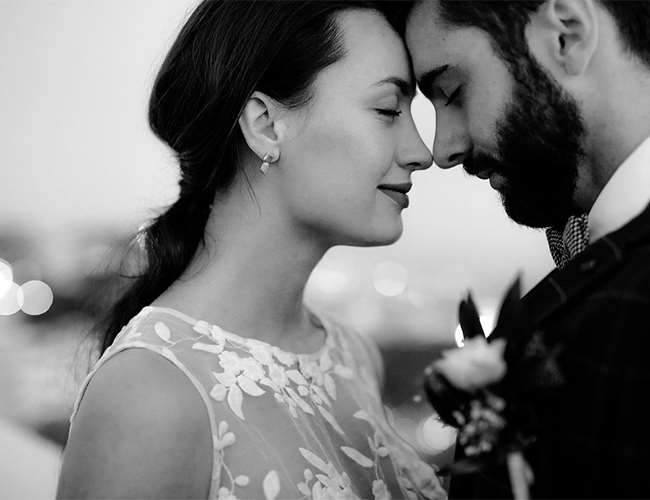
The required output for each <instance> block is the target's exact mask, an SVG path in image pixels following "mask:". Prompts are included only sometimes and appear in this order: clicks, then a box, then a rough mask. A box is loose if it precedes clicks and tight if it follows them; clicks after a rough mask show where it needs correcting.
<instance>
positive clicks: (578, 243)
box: [546, 214, 589, 268]
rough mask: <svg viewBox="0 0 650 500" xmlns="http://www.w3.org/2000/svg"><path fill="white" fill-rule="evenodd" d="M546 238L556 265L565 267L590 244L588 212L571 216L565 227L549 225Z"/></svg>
mask: <svg viewBox="0 0 650 500" xmlns="http://www.w3.org/2000/svg"><path fill="white" fill-rule="evenodd" d="M546 239H547V240H548V246H549V248H550V249H551V256H552V257H553V260H554V261H555V265H556V266H557V267H559V268H562V267H564V266H565V265H566V264H567V262H569V261H570V260H571V259H572V258H573V257H575V256H576V255H578V254H579V253H580V252H582V251H583V250H584V249H585V248H587V245H589V225H588V216H587V214H582V215H572V216H570V217H569V219H568V220H567V223H566V225H565V226H564V227H563V228H562V227H560V228H558V227H549V228H548V229H547V230H546Z"/></svg>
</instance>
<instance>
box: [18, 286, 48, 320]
mask: <svg viewBox="0 0 650 500" xmlns="http://www.w3.org/2000/svg"><path fill="white" fill-rule="evenodd" d="M20 290H21V292H22V295H23V303H22V306H21V309H22V310H23V312H24V313H25V314H29V315H30V316H38V315H40V314H44V313H46V312H47V311H48V310H49V309H50V307H51V306H52V302H53V301H54V294H53V293H52V289H51V288H50V287H49V286H48V285H47V284H46V283H43V282H42V281H39V280H32V281H28V282H27V283H23V284H22V286H21V287H20Z"/></svg>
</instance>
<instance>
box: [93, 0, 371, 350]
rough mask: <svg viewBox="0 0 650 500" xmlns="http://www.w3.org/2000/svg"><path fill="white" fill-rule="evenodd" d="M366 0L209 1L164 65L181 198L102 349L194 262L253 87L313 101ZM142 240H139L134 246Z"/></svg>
mask: <svg viewBox="0 0 650 500" xmlns="http://www.w3.org/2000/svg"><path fill="white" fill-rule="evenodd" d="M353 8H373V9H374V8H376V6H375V5H374V4H373V3H372V2H364V1H350V0H340V1H327V0H312V1H254V0H252V1H243V0H230V1H228V0H205V1H203V2H202V3H201V4H200V5H199V6H198V7H197V8H196V10H194V12H193V13H192V15H191V16H190V18H189V19H188V21H187V22H186V23H185V25H184V26H183V28H182V30H181V32H180V34H179V35H178V38H177V39H176V41H175V42H174V44H173V46H172V47H171V49H170V51H169V53H168V55H167V57H166V59H165V61H164V62H163V64H162V67H161V69H160V71H159V73H158V76H157V78H156V81H155V83H154V86H153V91H152V93H151V99H150V102H149V124H150V127H151V129H152V130H153V132H154V133H155V134H156V136H158V137H159V138H160V139H161V140H162V141H163V142H165V143H166V144H167V145H169V147H170V148H171V149H172V150H173V151H174V153H175V155H176V157H177V159H178V163H179V165H180V181H179V186H180V193H179V197H178V200H177V201H176V202H175V203H174V204H173V205H171V206H170V207H169V208H168V209H167V211H165V212H164V213H162V214H161V215H160V216H158V217H157V218H156V219H155V220H153V222H152V223H151V224H150V225H149V226H148V227H147V228H146V229H144V230H143V231H142V232H141V234H139V235H138V238H137V240H138V241H139V242H140V244H141V245H140V246H141V247H142V249H141V252H142V253H143V255H142V259H143V264H142V268H141V269H140V270H139V272H138V273H137V274H136V275H135V276H134V277H133V278H132V280H133V281H132V282H131V283H130V284H129V286H128V288H127V289H126V291H125V292H124V293H123V294H122V295H121V297H120V298H119V299H118V300H117V302H116V303H115V305H114V306H113V307H112V309H111V310H110V311H109V314H108V315H107V317H106V319H105V320H104V323H103V325H104V326H103V327H102V329H101V331H102V336H101V338H100V346H99V348H100V354H101V353H103V352H104V351H105V350H106V349H107V348H108V347H109V346H110V345H111V343H112V342H113V340H114V339H115V336H116V335H117V334H118V332H119V331H120V329H121V328H122V327H123V326H124V325H126V324H127V323H128V321H129V320H130V319H131V318H132V317H133V316H135V315H136V314H137V313H138V312H139V311H140V310H141V309H142V307H144V306H146V305H148V304H150V303H151V302H152V301H153V300H154V299H155V298H156V297H158V296H159V295H160V294H161V293H162V292H164V291H165V290H166V289H167V288H168V287H169V286H170V285H171V284H172V283H173V282H174V281H175V280H177V279H178V278H179V277H180V276H181V275H182V274H183V272H184V271H185V270H186V269H187V267H188V265H189V264H190V262H191V260H192V258H193V257H194V255H195V253H196V251H197V249H198V248H199V245H200V244H201V243H204V232H205V225H206V222H207V220H208V216H209V214H210V206H211V204H212V202H213V200H214V198H215V196H216V195H217V194H218V193H219V192H222V191H224V190H227V189H228V187H229V186H230V185H231V184H232V182H233V180H234V178H235V174H236V171H237V168H238V159H237V151H238V148H240V147H241V145H242V144H243V137H242V134H241V130H240V129H239V127H238V117H239V115H240V113H241V112H242V110H243V108H244V106H245V104H246V102H247V100H248V99H249V97H250V95H251V94H252V93H253V91H256V90H257V91H260V92H263V93H265V94H266V95H268V96H270V97H271V98H273V99H275V100H277V101H278V102H280V103H282V104H283V105H285V106H287V107H298V106H302V105H304V104H306V103H308V102H309V100H310V98H311V93H310V89H311V84H312V82H313V81H314V79H315V78H316V76H317V74H318V72H319V71H321V70H322V69H324V68H326V67H327V66H329V65H331V64H333V63H334V62H336V61H337V60H339V59H340V58H341V57H342V56H343V55H344V46H343V40H342V37H341V33H340V32H339V29H338V27H337V24H336V19H335V14H337V13H339V12H342V11H344V10H348V9H353ZM133 248H136V246H135V245H133Z"/></svg>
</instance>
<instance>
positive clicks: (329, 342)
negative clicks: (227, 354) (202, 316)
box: [140, 306, 334, 360]
mask: <svg viewBox="0 0 650 500" xmlns="http://www.w3.org/2000/svg"><path fill="white" fill-rule="evenodd" d="M150 312H161V313H166V314H169V315H171V316H174V317H176V318H178V319H180V320H181V321H183V322H185V323H188V324H189V325H190V326H192V327H193V328H194V327H196V326H197V325H199V324H203V325H207V326H208V327H210V328H218V329H219V331H220V332H221V333H222V334H223V335H224V336H225V337H226V338H227V339H228V340H231V341H233V342H235V343H237V344H242V345H244V346H247V347H251V346H254V345H257V346H262V347H266V348H269V349H271V350H278V351H281V352H283V353H285V354H288V355H290V356H295V357H296V358H297V359H305V360H311V359H319V358H320V357H321V356H322V355H323V354H324V353H325V352H326V351H329V349H330V348H331V347H332V346H333V342H334V338H333V337H334V336H333V329H332V327H331V325H330V324H329V322H328V321H327V320H326V319H325V318H323V316H321V315H320V314H317V313H316V312H314V311H313V310H312V309H311V308H309V307H307V312H308V313H309V315H310V316H311V318H312V320H315V321H317V322H318V324H319V326H322V328H323V331H324V332H325V341H324V342H323V345H322V346H320V347H319V348H318V349H316V350H315V351H314V352H307V353H297V352H291V351H287V350H285V349H282V348H280V347H277V346H275V345H273V344H270V343H268V342H265V341H263V340H259V339H256V338H253V337H244V336H242V335H238V334H236V333H233V332H231V331H228V330H226V329H224V328H222V327H221V326H219V325H215V324H214V323H210V322H208V321H205V320H197V319H195V318H193V317H192V316H189V315H188V314H185V313H184V312H182V311H179V310H178V309H174V308H172V307H162V306H145V307H143V308H142V311H141V312H140V314H148V313H150Z"/></svg>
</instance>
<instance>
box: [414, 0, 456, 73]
mask: <svg viewBox="0 0 650 500" xmlns="http://www.w3.org/2000/svg"><path fill="white" fill-rule="evenodd" d="M454 31H455V30H454V29H453V28H451V29H450V28H449V26H447V25H446V23H443V22H442V21H441V19H440V17H439V15H438V9H437V2H436V1H430V0H425V1H423V2H419V3H417V4H416V5H415V7H414V8H413V10H412V11H411V13H410V15H409V17H408V20H407V25H406V44H407V46H408V50H409V52H410V54H411V57H412V60H413V65H414V67H415V71H416V77H417V78H418V80H419V79H420V76H421V74H422V73H423V72H425V71H427V72H428V71H431V70H433V69H435V68H439V67H442V66H445V65H447V64H449V59H450V57H449V56H450V53H451V52H452V51H453V50H454V45H455V44H456V41H455V40H454V38H455V37H454V35H453V33H454Z"/></svg>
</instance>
